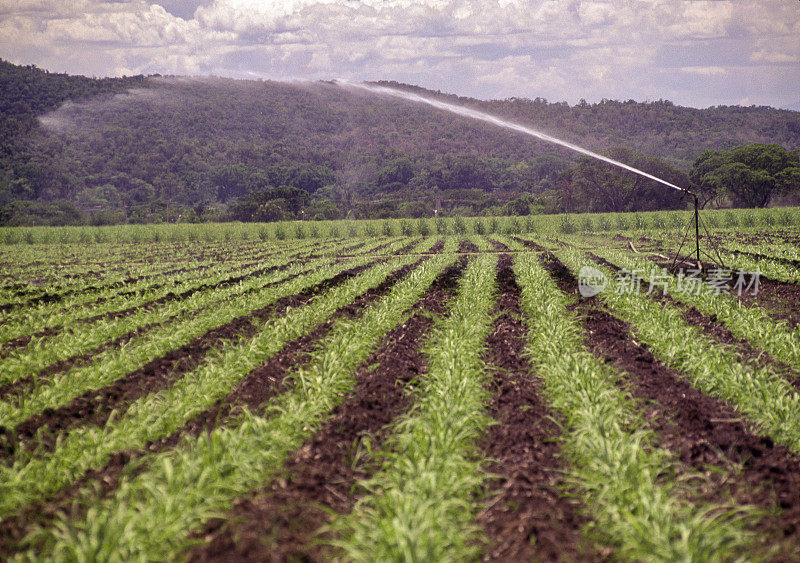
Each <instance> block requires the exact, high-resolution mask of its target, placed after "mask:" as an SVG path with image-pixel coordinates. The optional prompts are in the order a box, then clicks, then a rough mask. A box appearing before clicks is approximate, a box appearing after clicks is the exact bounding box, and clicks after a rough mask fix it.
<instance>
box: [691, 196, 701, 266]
mask: <svg viewBox="0 0 800 563" xmlns="http://www.w3.org/2000/svg"><path fill="white" fill-rule="evenodd" d="M692 195H693V196H694V239H695V245H696V247H695V248H696V250H697V267H698V268H700V269H701V270H702V269H703V263H702V262H700V202H699V201H698V199H697V196H696V195H694V194H692Z"/></svg>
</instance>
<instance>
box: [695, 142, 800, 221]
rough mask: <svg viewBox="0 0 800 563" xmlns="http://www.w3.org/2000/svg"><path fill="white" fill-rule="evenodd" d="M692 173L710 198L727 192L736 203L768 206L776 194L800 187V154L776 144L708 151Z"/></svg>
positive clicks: (702, 190) (698, 186)
mask: <svg viewBox="0 0 800 563" xmlns="http://www.w3.org/2000/svg"><path fill="white" fill-rule="evenodd" d="M689 177H690V179H691V181H692V184H693V185H694V186H695V187H696V189H697V190H698V191H699V192H700V193H701V194H703V195H704V196H705V198H706V199H709V196H710V197H714V196H717V195H719V194H725V195H727V196H728V197H729V198H730V199H731V202H732V203H733V204H734V205H736V206H741V207H766V206H767V205H768V204H769V202H770V201H771V200H772V197H773V196H775V195H778V194H782V193H789V192H792V191H797V190H798V189H800V157H798V152H797V151H790V150H787V149H785V148H784V147H782V146H780V145H775V144H770V145H763V144H754V145H745V146H741V147H736V148H734V149H731V150H729V151H706V152H704V153H703V154H701V155H700V156H699V157H698V158H697V160H695V162H694V165H693V166H692V170H691V173H690V175H689ZM712 194H713V195H712Z"/></svg>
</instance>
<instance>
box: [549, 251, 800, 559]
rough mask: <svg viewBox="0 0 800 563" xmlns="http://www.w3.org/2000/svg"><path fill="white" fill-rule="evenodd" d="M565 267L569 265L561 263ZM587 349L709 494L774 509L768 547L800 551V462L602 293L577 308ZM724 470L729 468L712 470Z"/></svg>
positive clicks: (764, 536) (564, 283)
mask: <svg viewBox="0 0 800 563" xmlns="http://www.w3.org/2000/svg"><path fill="white" fill-rule="evenodd" d="M559 265H560V263H559V262H558V261H557V259H555V257H552V258H551V260H550V261H549V262H548V265H547V268H548V270H550V271H551V274H552V275H553V277H554V279H556V280H557V282H558V284H559V286H560V287H561V288H562V290H565V291H568V292H570V293H572V292H573V291H574V288H575V287H576V286H577V282H576V280H575V278H574V277H573V276H572V275H571V274H570V273H569V272H568V271H566V274H565V273H564V270H566V269H565V268H563V265H560V266H559ZM562 268H563V269H562ZM574 307H575V308H576V310H577V311H578V313H579V315H580V318H581V322H582V325H583V328H584V338H585V339H586V344H587V347H589V348H590V349H591V350H593V351H594V352H595V353H596V354H598V355H599V356H601V357H603V358H605V359H606V360H607V361H609V362H613V363H614V365H615V367H616V368H617V369H618V370H619V371H620V373H621V374H622V377H623V385H624V386H625V388H626V389H627V390H628V391H629V392H630V393H631V395H633V396H634V397H635V398H637V399H641V400H643V402H642V403H640V404H639V408H641V409H642V410H643V411H644V416H645V418H646V419H647V420H648V421H650V423H651V425H652V427H653V428H654V429H655V431H656V432H657V433H658V436H659V440H660V443H661V446H662V447H664V448H667V449H669V450H670V451H672V452H674V453H675V455H676V456H677V458H678V459H679V460H680V461H681V462H683V463H685V464H686V465H688V466H690V467H692V468H693V469H696V470H699V471H706V476H707V478H708V480H709V485H708V488H707V489H705V490H703V491H702V493H701V496H702V498H703V499H704V500H706V501H709V502H715V503H726V502H728V501H730V500H731V499H734V501H735V502H736V503H737V504H749V505H754V506H757V507H759V508H763V509H765V510H767V511H768V515H767V516H765V517H764V518H761V519H760V520H758V521H757V522H756V523H755V525H754V526H753V528H754V529H755V530H756V531H757V532H758V534H757V536H756V537H757V538H758V541H760V542H761V543H762V545H763V546H764V547H765V548H766V547H769V546H771V545H773V544H779V545H780V553H781V558H783V557H788V559H794V560H796V558H797V557H800V547H798V546H800V460H798V458H797V456H795V455H794V454H793V453H792V452H791V451H789V450H788V449H787V448H785V447H783V446H778V445H776V444H775V443H774V442H773V440H772V439H771V438H769V437H767V436H762V435H759V434H758V431H757V429H756V428H755V427H753V426H752V425H750V424H748V423H747V422H746V421H745V420H744V419H743V418H742V417H741V415H740V414H739V413H737V412H736V411H735V410H734V409H733V408H731V407H730V406H728V405H726V404H725V403H723V402H722V401H720V400H718V399H715V398H713V397H709V396H708V395H705V394H703V393H701V392H700V391H698V390H696V389H694V388H693V387H692V386H691V385H690V384H689V383H688V381H687V380H686V379H685V378H684V377H683V376H682V375H681V374H680V373H678V372H676V371H675V370H672V369H670V368H668V367H667V366H665V365H664V364H663V363H662V362H661V361H660V360H658V359H657V358H655V357H654V356H653V354H652V353H651V352H650V350H649V349H648V348H647V347H646V346H644V345H642V344H639V343H638V342H636V341H635V340H634V339H633V338H632V336H631V332H630V327H629V325H628V324H627V323H625V322H624V321H622V320H620V319H618V318H616V317H614V316H613V315H611V314H610V313H608V311H606V310H604V309H603V308H602V307H601V306H600V304H599V302H598V301H597V300H596V299H595V298H590V299H580V301H579V302H578V303H577V304H576V305H575V306H574ZM708 467H715V468H722V469H724V470H725V472H720V471H715V470H710V471H708ZM737 468H738V469H737Z"/></svg>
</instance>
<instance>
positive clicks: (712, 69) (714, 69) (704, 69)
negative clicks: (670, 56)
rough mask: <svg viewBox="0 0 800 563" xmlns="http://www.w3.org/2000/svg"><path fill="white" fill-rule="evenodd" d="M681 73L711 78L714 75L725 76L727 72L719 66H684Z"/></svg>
mask: <svg viewBox="0 0 800 563" xmlns="http://www.w3.org/2000/svg"><path fill="white" fill-rule="evenodd" d="M681 70H682V71H683V72H688V73H689V74H699V75H702V76H711V75H714V74H725V73H726V72H727V71H726V70H725V69H724V68H722V67H720V66H685V67H682V68H681Z"/></svg>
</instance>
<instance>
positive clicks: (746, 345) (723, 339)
mask: <svg viewBox="0 0 800 563" xmlns="http://www.w3.org/2000/svg"><path fill="white" fill-rule="evenodd" d="M589 256H590V257H591V258H592V259H593V260H595V261H597V262H599V263H601V264H603V265H604V266H607V267H609V268H611V269H613V270H619V267H618V266H617V265H616V264H614V263H612V262H609V261H608V260H606V259H604V258H601V257H599V256H597V255H595V254H592V253H589ZM644 285H646V284H643V286H644ZM651 296H652V298H653V299H655V300H657V301H660V302H663V303H669V304H670V305H672V306H674V307H676V308H678V309H679V310H680V311H681V312H682V314H683V318H684V320H685V321H686V322H687V323H689V324H691V325H693V326H696V327H698V328H700V329H702V330H703V333H704V334H706V335H708V336H710V337H711V338H713V339H714V340H716V341H717V342H719V343H721V344H723V345H725V346H730V347H732V348H733V349H735V350H736V352H737V353H738V354H739V357H740V358H741V361H743V362H747V363H750V364H752V365H755V366H758V367H767V368H771V369H773V370H774V371H775V372H776V373H778V374H779V375H781V376H783V377H784V379H785V380H786V381H787V382H788V383H789V384H790V385H792V386H794V387H795V388H796V389H798V390H800V373H798V372H797V371H796V370H794V369H792V368H791V367H790V366H787V365H786V364H784V363H782V362H779V361H777V360H776V359H774V358H773V357H772V356H770V355H769V354H768V353H766V352H764V351H763V350H759V349H757V348H755V347H753V345H752V344H750V342H748V341H747V340H745V339H743V338H738V337H736V336H734V334H733V333H732V332H731V331H730V330H729V329H728V328H726V327H725V326H724V325H723V324H722V323H720V322H719V321H718V320H717V316H716V315H711V316H707V315H704V314H703V313H701V312H700V311H699V310H698V309H697V308H695V307H694V306H689V305H686V304H685V303H683V302H681V301H679V300H677V299H675V298H673V297H672V296H671V295H664V293H663V291H662V290H661V289H660V288H659V289H657V290H656V291H654V292H653V293H652V294H651Z"/></svg>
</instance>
